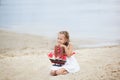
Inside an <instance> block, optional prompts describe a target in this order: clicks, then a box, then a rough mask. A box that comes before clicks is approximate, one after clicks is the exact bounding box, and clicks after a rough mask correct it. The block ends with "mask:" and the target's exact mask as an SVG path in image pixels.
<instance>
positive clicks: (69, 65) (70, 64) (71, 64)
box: [51, 55, 80, 73]
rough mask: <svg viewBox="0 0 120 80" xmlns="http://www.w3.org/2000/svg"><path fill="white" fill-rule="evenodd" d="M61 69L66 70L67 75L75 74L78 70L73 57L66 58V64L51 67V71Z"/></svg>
mask: <svg viewBox="0 0 120 80" xmlns="http://www.w3.org/2000/svg"><path fill="white" fill-rule="evenodd" d="M61 68H64V69H66V70H67V71H68V72H69V73H75V72H78V71H79V70H80V67H79V64H78V62H77V61H76V59H75V57H74V55H72V56H71V57H67V60H66V63H65V64H64V65H63V66H60V67H59V66H51V70H58V69H61Z"/></svg>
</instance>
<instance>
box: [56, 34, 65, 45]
mask: <svg viewBox="0 0 120 80" xmlns="http://www.w3.org/2000/svg"><path fill="white" fill-rule="evenodd" d="M66 41H67V40H66V38H65V35H64V34H58V39H57V42H58V44H64V43H65V42H66Z"/></svg>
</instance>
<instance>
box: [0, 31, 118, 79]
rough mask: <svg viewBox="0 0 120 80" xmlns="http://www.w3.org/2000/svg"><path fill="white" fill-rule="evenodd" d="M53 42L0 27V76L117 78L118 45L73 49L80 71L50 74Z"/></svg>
mask: <svg viewBox="0 0 120 80" xmlns="http://www.w3.org/2000/svg"><path fill="white" fill-rule="evenodd" d="M52 44H53V41H52V40H51V39H49V38H47V37H45V36H36V35H29V34H22V33H21V34H20V33H15V32H10V31H4V30H0V80H120V45H117V46H106V47H98V48H84V49H75V51H76V52H77V54H76V55H75V57H76V59H77V61H78V63H79V65H80V71H79V72H77V73H74V74H67V75H60V76H55V77H53V76H50V75H49V71H50V69H49V68H50V65H51V63H50V61H49V59H48V57H47V54H48V53H49V52H50V51H51V50H52ZM75 47H76V46H75Z"/></svg>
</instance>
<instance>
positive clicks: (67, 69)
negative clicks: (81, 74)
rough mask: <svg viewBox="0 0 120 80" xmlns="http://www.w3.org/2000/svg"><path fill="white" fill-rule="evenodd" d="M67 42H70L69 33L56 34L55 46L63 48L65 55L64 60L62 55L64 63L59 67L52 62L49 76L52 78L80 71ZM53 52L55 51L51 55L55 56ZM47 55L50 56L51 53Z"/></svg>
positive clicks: (71, 47)
mask: <svg viewBox="0 0 120 80" xmlns="http://www.w3.org/2000/svg"><path fill="white" fill-rule="evenodd" d="M69 41H70V40H69V33H68V32H67V31H60V32H59V33H58V38H57V44H56V46H60V47H63V48H64V53H65V55H66V58H65V55H64V59H65V61H64V62H65V63H64V64H60V65H56V63H54V61H53V65H52V67H51V72H50V75H52V76H57V75H65V74H67V73H74V72H77V71H79V69H80V68H79V65H78V63H77V61H76V59H75V58H74V52H73V46H72V44H71V43H70V42H69ZM55 52H56V51H55V50H54V52H52V54H55ZM48 55H49V56H51V53H49V54H48ZM52 56H53V55H52ZM53 57H54V56H53ZM57 61H58V60H57ZM61 61H62V60H61ZM58 64H59V63H58Z"/></svg>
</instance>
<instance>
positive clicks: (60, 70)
mask: <svg viewBox="0 0 120 80" xmlns="http://www.w3.org/2000/svg"><path fill="white" fill-rule="evenodd" d="M67 73H68V71H67V70H66V69H64V68H62V69H59V70H57V71H56V74H57V75H65V74H67Z"/></svg>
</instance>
